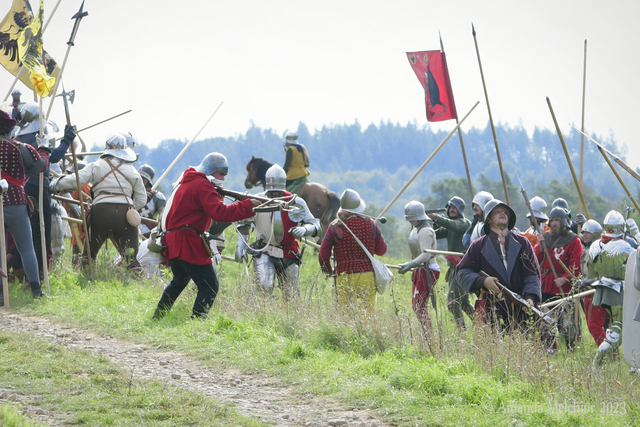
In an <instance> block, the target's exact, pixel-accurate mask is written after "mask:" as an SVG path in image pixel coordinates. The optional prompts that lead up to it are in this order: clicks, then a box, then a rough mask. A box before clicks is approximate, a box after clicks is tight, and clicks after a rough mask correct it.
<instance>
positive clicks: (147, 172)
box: [138, 164, 156, 184]
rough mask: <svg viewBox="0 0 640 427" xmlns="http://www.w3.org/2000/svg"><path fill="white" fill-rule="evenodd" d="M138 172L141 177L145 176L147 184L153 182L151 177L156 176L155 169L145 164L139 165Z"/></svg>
mask: <svg viewBox="0 0 640 427" xmlns="http://www.w3.org/2000/svg"><path fill="white" fill-rule="evenodd" d="M138 173H139V174H140V176H141V177H142V178H146V179H147V181H149V184H153V177H154V176H156V171H155V170H154V169H153V168H152V167H151V166H149V165H147V164H144V165H142V166H140V167H139V168H138Z"/></svg>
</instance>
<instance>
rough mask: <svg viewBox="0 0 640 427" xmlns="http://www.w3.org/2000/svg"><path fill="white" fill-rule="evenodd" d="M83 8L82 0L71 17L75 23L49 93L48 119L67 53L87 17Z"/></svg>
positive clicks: (67, 56) (65, 63)
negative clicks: (56, 76) (54, 82)
mask: <svg viewBox="0 0 640 427" xmlns="http://www.w3.org/2000/svg"><path fill="white" fill-rule="evenodd" d="M83 7H84V0H83V1H82V4H81V5H80V10H79V11H78V12H77V13H76V14H75V15H73V16H72V17H71V19H75V20H76V22H74V24H73V30H71V37H70V38H69V41H68V42H67V52H66V53H65V55H64V60H63V61H62V66H61V67H60V74H58V78H57V79H56V85H55V86H54V87H53V91H51V102H50V103H49V109H48V110H47V115H46V117H49V113H51V107H53V101H54V99H55V98H56V93H57V92H58V85H59V84H60V80H61V79H62V73H63V72H64V67H65V66H66V65H67V59H68V58H69V51H70V50H71V47H72V46H73V45H74V44H75V39H76V34H77V33H78V28H79V27H80V21H81V20H82V18H84V17H85V16H87V15H88V14H89V12H84V11H83V10H82V8H83Z"/></svg>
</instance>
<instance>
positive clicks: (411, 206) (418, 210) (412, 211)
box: [404, 200, 427, 221]
mask: <svg viewBox="0 0 640 427" xmlns="http://www.w3.org/2000/svg"><path fill="white" fill-rule="evenodd" d="M404 218H405V219H406V220H407V221H422V220H426V219H427V214H426V213H425V210H424V205H423V204H422V203H420V202H419V201H417V200H413V201H411V202H409V203H407V204H406V205H405V207H404Z"/></svg>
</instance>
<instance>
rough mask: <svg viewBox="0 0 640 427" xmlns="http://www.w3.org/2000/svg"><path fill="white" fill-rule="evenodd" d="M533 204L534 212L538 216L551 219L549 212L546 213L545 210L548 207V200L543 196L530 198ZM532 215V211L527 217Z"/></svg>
mask: <svg viewBox="0 0 640 427" xmlns="http://www.w3.org/2000/svg"><path fill="white" fill-rule="evenodd" d="M529 203H530V204H531V209H532V210H533V214H534V215H535V216H536V218H540V219H549V217H548V216H547V214H545V213H544V210H545V209H546V208H547V202H545V201H544V199H543V198H542V197H538V196H535V197H534V198H533V199H531V200H529ZM530 217H531V212H529V213H527V218H530Z"/></svg>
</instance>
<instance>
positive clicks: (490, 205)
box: [482, 199, 516, 234]
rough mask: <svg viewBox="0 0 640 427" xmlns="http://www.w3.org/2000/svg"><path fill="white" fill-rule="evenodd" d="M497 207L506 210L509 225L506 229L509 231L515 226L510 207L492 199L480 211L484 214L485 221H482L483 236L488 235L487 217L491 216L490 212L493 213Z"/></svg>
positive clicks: (513, 213)
mask: <svg viewBox="0 0 640 427" xmlns="http://www.w3.org/2000/svg"><path fill="white" fill-rule="evenodd" d="M498 206H502V207H504V208H505V209H506V210H507V212H508V213H509V225H508V226H507V228H508V229H509V230H511V229H513V227H514V226H515V225H516V213H515V212H514V211H513V209H511V207H509V205H507V204H506V203H504V202H502V201H500V200H498V199H492V200H489V201H488V202H487V204H486V205H484V209H483V210H482V212H483V213H484V218H485V220H484V221H485V222H484V232H485V234H489V230H490V225H489V223H490V221H489V216H490V215H491V211H493V210H494V209H495V208H497V207H498Z"/></svg>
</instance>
